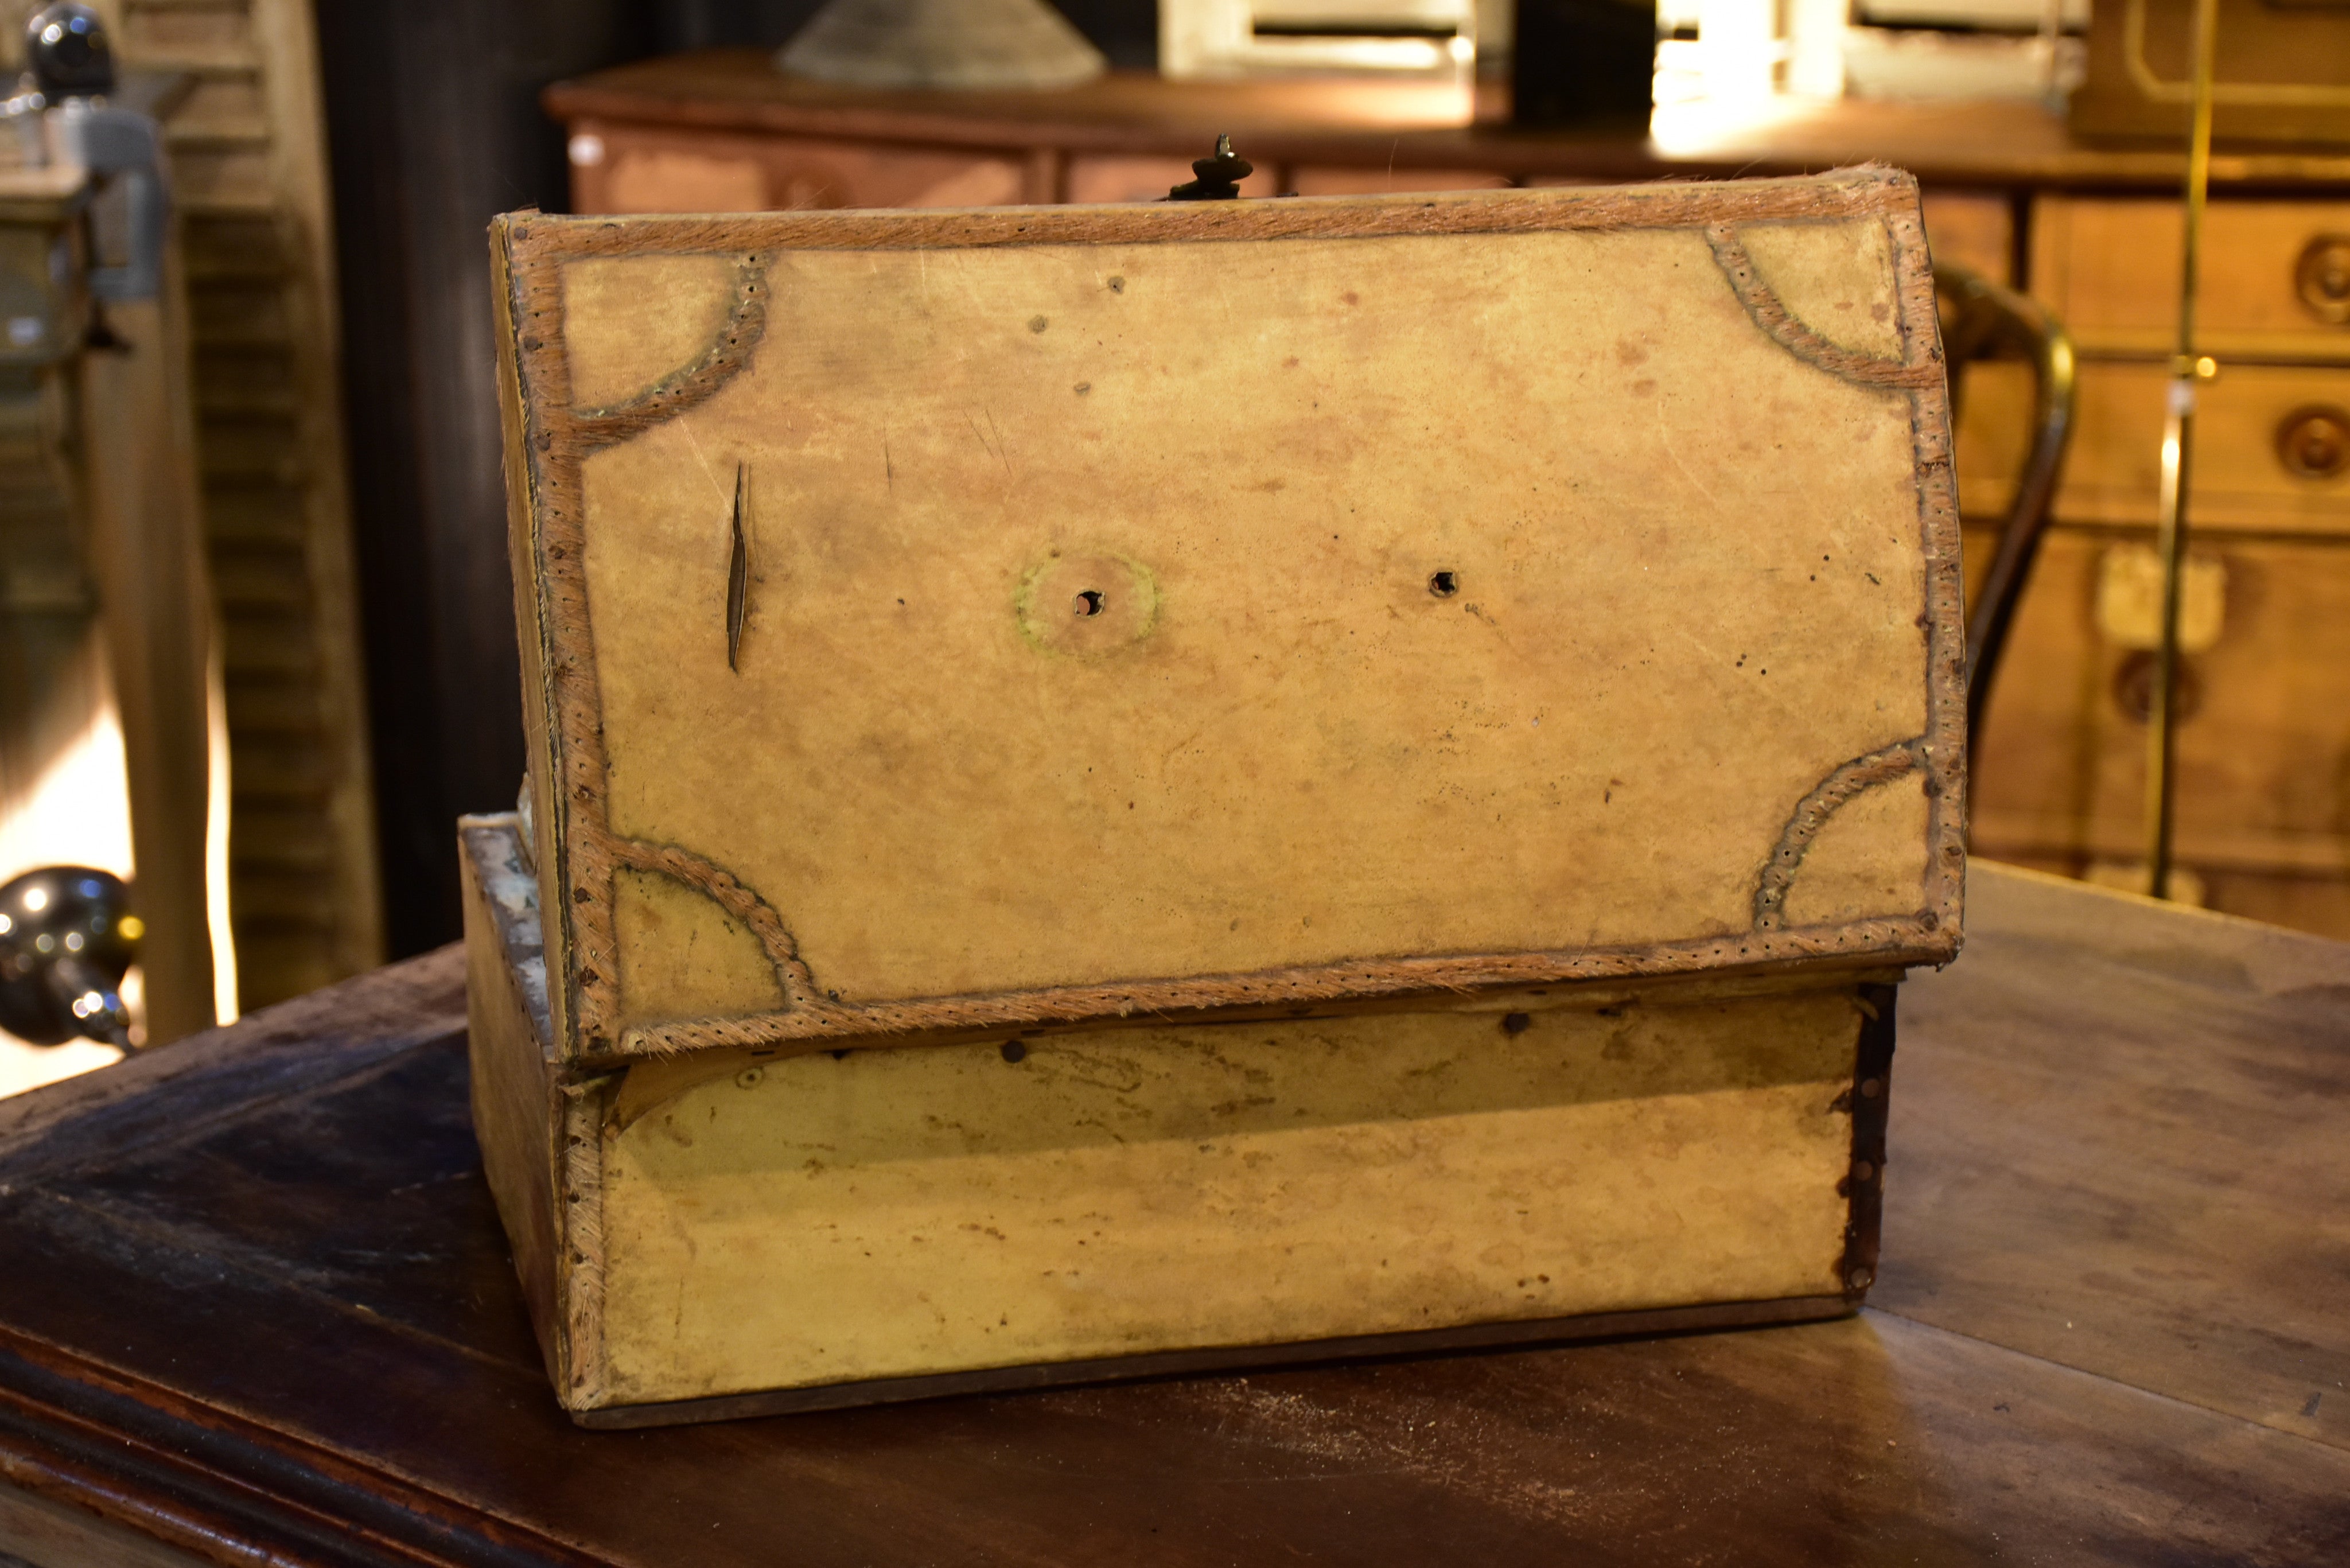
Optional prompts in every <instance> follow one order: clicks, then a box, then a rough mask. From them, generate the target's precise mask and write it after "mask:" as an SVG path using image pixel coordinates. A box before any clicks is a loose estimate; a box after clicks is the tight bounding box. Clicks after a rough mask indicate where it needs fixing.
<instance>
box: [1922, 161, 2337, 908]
mask: <svg viewBox="0 0 2350 1568" xmlns="http://www.w3.org/2000/svg"><path fill="white" fill-rule="evenodd" d="M2026 249H2027V253H2028V256H2029V266H2030V274H2029V276H2028V277H2027V278H2026V279H2025V280H2024V281H2025V283H2026V286H2028V288H2029V290H2030V292H2031V293H2032V294H2033V295H2034V296H2036V297H2038V298H2039V299H2041V300H2043V302H2044V303H2046V304H2047V305H2048V306H2050V307H2051V308H2052V309H2053V310H2054V311H2055V312H2056V313H2057V315H2058V317H2060V318H2061V319H2062V320H2064V322H2065V323H2066V325H2067V326H2068V327H2070V328H2071V330H2072V332H2073V334H2074V338H2075V340H2076V342H2077V343H2078V346H2079V348H2080V350H2081V375H2080V405H2079V415H2078V423H2077V426H2076V434H2075V436H2074V445H2073V452H2072V456H2071V459H2070V461H2069V462H2068V464H2067V466H2066V471H2065V475H2064V483H2063V485H2062V487H2061V489H2060V490H2059V492H2058V494H2057V498H2056V506H2055V517H2056V525H2055V527H2054V531H2053V532H2052V534H2051V535H2050V538H2049V540H2048V544H2047V547H2046V550H2045V553H2044V554H2043V557H2042V560H2041V565H2040V566H2039V568H2038V572H2037V575H2036V576H2035V577H2034V579H2033V584H2032V587H2031V591H2030V594H2029V596H2028V597H2027V599H2026V601H2025V604H2024V607H2023V608H2022V614H2021V616H2020V618H2019V621H2018V625H2017V628H2016V631H2015V637H2014V641H2013V642H2012V644H2011V646H2010V649H2009V652H2008V655H2007V663H2006V665H2005V667H2004V669H2003V671H2002V679H2001V681H2000V685H1999V688H1998V690H1997V692H1996V695H1995V698H1994V701H1993V704H1992V708H1991V714H1990V718H1989V721H1988V723H1987V726H1986V729H1985V732H1984V734H1983V737H1982V743H1981V756H1980V772H1979V776H1978V780H1977V790H1976V799H1975V813H1974V841H1975V846H1976V848H1977V850H1978V852H1979V853H1982V854H1985V855H1990V856H1994V857H2001V858H2006V859H2013V860H2021V861H2024V862H2026V863H2030V864H2037V865H2041V866H2043V867H2047V868H2049V869H2053V870H2061V871H2064V872H2068V873H2072V874H2075V875H2079V874H2086V875H2090V876H2092V877H2097V878H2099V879H2102V880H2110V881H2116V882H2121V883H2127V882H2128V881H2130V880H2131V879H2132V878H2133V877H2134V875H2135V874H2136V868H2137V866H2138V865H2139V864H2140V863H2141V860H2142V856H2143V850H2142V847H2141V837H2142V833H2143V828H2142V820H2143V794H2144V788H2145V776H2146V775H2145V752H2146V722H2145V716H2146V710H2147V702H2148V694H2149V691H2150V689H2151V684H2152V682H2151V668H2152V663H2153V654H2152V651H2151V647H2152V643H2153V640H2154V622H2155V599H2154V582H2155V578H2154V577H2153V575H2152V562H2153V556H2152V541H2153V524H2154V522H2155V514H2156V496H2157V488H2158V465H2159V457H2160V445H2161V433H2162V423H2163V413H2162V410H2163V397H2164V384H2165V377H2166V374H2167V361H2168V353H2169V344H2170V342H2171V338H2172V336H2173V334H2174V333H2175V332H2176V329H2177V328H2176V325H2175V322H2176V317H2177V312H2178V277H2179V253H2180V212H2179V207H2178V203H2177V202H2169V201H2160V200H2150V199H2143V198H2122V197H2106V196H2076V195H2057V194H2043V195H2041V196H2039V197H2038V198H2036V199H2035V200H2034V202H2033V206H2032V212H2031V229H2030V238H2029V242H2028V246H2027V247H2026ZM2199 319H2200V329H2199V344H2200V347H2201V348H2202V349H2203V351H2204V352H2205V353H2207V354H2209V355H2210V356H2211V357H2212V358H2214V359H2216V360H2217V361H2218V364H2219V373H2218V375H2217V376H2216V377H2215V378H2214V379H2211V380H2210V381H2209V382H2207V383H2205V385H2204V387H2203V390H2202V396H2201V400H2200V404H2199V418H2198V424H2197V429H2196V440H2195V447H2194V453H2193V459H2194V461H2193V468H2192V474H2193V481H2192V492H2191V500H2190V507H2189V521H2190V524H2191V527H2192V530H2193V532H2192V535H2191V537H2192V540H2193V553H2192V557H2191V560H2190V565H2189V580H2188V593H2187V598H2186V604H2185V612H2186V613H2185V617H2184V625H2183V630H2184V633H2185V638H2186V643H2187V647H2188V649H2189V655H2188V659H2187V663H2186V669H2187V676H2186V680H2185V682H2184V685H2183V689H2182V697H2183V701H2184V703H2185V707H2186V722H2185V723H2184V724H2183V725H2182V727H2181V729H2180V732H2179V780H2178V856H2179V857H2180V859H2181V861H2182V862H2183V863H2184V864H2185V865H2186V866H2187V867H2189V869H2190V870H2191V871H2192V872H2193V873H2194V875H2193V877H2190V878H2189V891H2190V892H2194V891H2197V890H2199V892H2200V894H2201V897H2202V898H2203V901H2205V902H2207V903H2209V904H2210V905H2211V906H2212V907H2214V908H2218V909H2227V910H2230V911H2231V912H2234V913H2239V914H2245V915H2251V916H2255V917H2259V918H2262V919H2276V920H2280V921H2283V922H2285V923H2289V924H2293V925H2298V926H2303V927H2307V928H2311V929H2321V930H2328V931H2332V932H2334V933H2337V934H2350V877H2345V870H2350V701H2345V698H2350V203H2339V204H2336V203H2324V202H2308V201H2298V202H2285V201H2257V200H2245V201H2223V202H2214V203H2213V205H2212V207H2211V209H2210V226H2209V229H2208V231H2207V238H2206V248H2205V261H2204V266H2203V281H2202V287H2201V290H2200V300H2199ZM2028 396H2029V387H2028V384H2027V383H2026V381H2025V380H2024V379H2022V375H2021V368H2020V367H2009V366H1986V367H1979V368H1977V369H1974V370H1973V371H1971V372H1970V386H1969V389H1968V393H1967V406H1966V409H1965V412H1964V422H1963V425H1962V433H1961V438H1960V493H1961V498H1962V501H1963V504H1964V505H1965V508H1966V511H1967V513H1968V514H1969V515H1970V519H1974V520H1977V521H1981V520H1987V519H1991V518H1995V517H1996V516H1997V515H1998V514H1999V513H2000V511H2001V509H2002V508H2003V507H2004V505H2005V504H2006V502H2007V497H2008V490H2009V486H2010V484H2011V483H2012V476H2013V474H2014V473H2015V472H2016V468H2017V462H2018V459H2019V458H2020V455H2021V443H2022V439H2023V429H2024V425H2023V418H2022V415H2023V407H2024V404H2025V403H2026V401H2027V400H2028ZM1970 542H1972V541H1970ZM1981 542H1987V540H1984V541H1981ZM1984 554H1985V552H1984V551H1981V550H1980V549H1975V550H1970V555H1971V556H1974V557H1975V558H1977V559H1981V557H1982V556H1984Z"/></svg>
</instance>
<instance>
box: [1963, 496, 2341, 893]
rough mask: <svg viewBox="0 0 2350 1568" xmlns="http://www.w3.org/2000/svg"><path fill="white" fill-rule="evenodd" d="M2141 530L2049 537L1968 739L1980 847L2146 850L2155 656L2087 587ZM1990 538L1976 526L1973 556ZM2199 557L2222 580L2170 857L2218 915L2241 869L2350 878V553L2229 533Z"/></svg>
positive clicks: (2194, 676) (2190, 725) (2081, 859)
mask: <svg viewBox="0 0 2350 1568" xmlns="http://www.w3.org/2000/svg"><path fill="white" fill-rule="evenodd" d="M2147 539H2148V535H2145V534H2144V533H2138V532H2129V533H2125V532H2121V531H2093V530H2086V529H2071V528H2060V529H2058V530H2057V531H2055V532H2054V533H2053V534H2052V535H2050V537H2049V539H2048V541H2047V544H2046V547H2045V549H2044V552H2043V555H2042V556H2041V559H2040V562H2039V565H2038V566H2037V567H2036V569H2035V571H2034V574H2033V579H2032V583H2031V586H2030V587H2029V589H2028V590H2027V592H2026V594H2025V597H2024V600H2023V605H2022V609H2021V611H2020V612H2019V614H2018V617H2017V620H2016V625H2015V629H2014V633H2013V640H2012V642H2011V644H2010V645H2009V648H2008V651H2007V657H2006V660H2005V662H2004V664H2003V666H2002V672H2001V676H2000V680H1999V683H1998V686H1997V688H1996V689H1995V690H1994V691H1993V693H1992V698H1991V712H1990V714H1989V716H1988V718H1987V720H1986V722H1985V725H1984V728H1983V732H1982V734H1981V739H1980V742H1979V744H1980V747H1981V751H1980V754H1979V756H1978V772H1977V775H1976V780H1975V797H1974V801H1973V816H1972V825H1973V843H1974V847H1975V848H1976V850H1977V851H1978V852H1979V853H1981V854H1984V855H1988V856H1991V857H1998V858H2022V859H2032V860H2038V861H2041V862H2043V863H2048V862H2052V861H2054V862H2069V863H2070V864H2071V867H2072V868H2073V869H2074V870H2079V869H2083V868H2085V867H2086V866H2087V865H2088V864H2089V863H2090V862H2093V861H2095V860H2100V859H2103V860H2108V861H2124V862H2136V861H2137V860H2139V859H2140V858H2141V857H2142V845H2141V838H2142V834H2143V826H2142V825H2143V820H2144V819H2143V791H2144V788H2145V779H2146V743H2147V730H2146V724H2145V722H2144V720H2143V717H2142V714H2143V711H2144V706H2145V702H2146V696H2145V692H2146V691H2147V667H2148V664H2149V662H2150V660H2151V659H2152V657H2153V656H2152V655H2151V653H2149V652H2147V651H2146V650H2145V649H2139V648H2131V647H2128V646H2125V644H2126V642H2127V641H2129V640H2132V639H2129V638H2128V637H2127V636H2126V628H2119V627H2116V629H2122V630H2124V631H2125V635H2124V636H2122V637H2118V638H2117V637H2116V636H2113V635H2109V634H2108V632H2107V630H2106V627H2108V626H2116V618H2114V617H2112V616H2110V615H2108V616H2107V617H2106V618H2103V622H2102V624H2101V618H2100V615H2099V611H2098V588H2099V577H2100V575H2101V572H2102V571H2103V570H2104V568H2105V565H2106V554H2107V552H2108V551H2110V550H2114V549H2116V548H2131V547H2136V548H2141V549H2142V548H2144V547H2145V545H2146V543H2147ZM1990 543H1991V540H1990V537H1989V535H1988V534H1983V535H1977V534H1975V533H1973V532H1971V531H1970V534H1969V536H1968V541H1967V544H1968V549H1969V552H1970V555H1972V556H1978V557H1979V556H1981V555H1983V554H1984V553H1985V552H1986V551H1987V549H1988V547H1989V545H1990ZM2197 556H2198V558H2199V560H2200V561H2203V562H2209V563H2214V564H2216V565H2217V566H2219V568H2220V571H2221V573H2222V574H2223V587H2221V590H2220V617H2219V618H2218V624H2217V635H2216V637H2215V638H2212V639H2211V640H2210V643H2209V646H2208V647H2205V648H2203V649H2201V650H2199V651H2198V652H2195V653H2193V654H2190V655H2189V657H2188V659H2187V661H2186V666H2185V668H2186V670H2187V677H2186V681H2185V686H2184V690H2185V691H2186V693H2187V713H2186V719H2185V722H2184V723H2183V724H2182V725H2181V726H2180V730H2179V752H2178V758H2179V775H2178V854H2179V857H2180V859H2181V860H2182V862H2184V863H2185V864H2186V865H2188V866H2189V867H2191V868H2193V869H2194V870H2196V871H2197V872H2198V873H2199V874H2200V875H2201V876H2202V877H2203V878H2204V881H2205V883H2206V885H2207V886H2208V887H2210V888H2212V889H2213V896H2214V902H2216V903H2220V905H2221V907H2223V908H2224V907H2228V905H2227V904H2226V902H2225V899H2226V898H2227V897H2228V892H2227V890H2228V889H2229V888H2230V887H2234V886H2236V885H2237V883H2238V882H2240V881H2241V879H2242V878H2243V877H2246V876H2251V877H2283V878H2286V879H2288V880H2295V881H2307V880H2309V879H2312V878H2314V879H2316V880H2318V881H2320V882H2324V881H2328V880H2331V881H2333V882H2335V883H2340V884H2343V885H2344V886H2345V887H2350V545H2343V544H2338V543H2333V542H2289V541H2253V540H2229V541H2227V542H2225V543H2222V544H2219V545H2212V546H2209V547H2206V548H2203V549H2199V551H2198V552H2197ZM2203 629H2204V632H2205V635H2206V636H2209V635H2210V629H2211V628H2210V624H2209V623H2208V622H2207V623H2206V626H2205V628H2203ZM2199 640H2201V639H2199ZM2231 878H2232V879H2233V880H2231ZM2246 886H2249V884H2247V885H2246ZM2245 896H2247V897H2249V896H2250V895H2249V894H2246V895H2245ZM2345 909H2350V905H2345ZM2243 912H2245V913H2251V914H2259V913H2262V912H2264V910H2263V909H2259V908H2247V909H2244V910H2243Z"/></svg>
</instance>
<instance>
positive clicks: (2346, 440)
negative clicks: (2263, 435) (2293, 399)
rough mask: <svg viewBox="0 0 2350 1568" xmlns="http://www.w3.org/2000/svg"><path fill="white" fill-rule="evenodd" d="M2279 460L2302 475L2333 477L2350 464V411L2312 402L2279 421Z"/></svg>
mask: <svg viewBox="0 0 2350 1568" xmlns="http://www.w3.org/2000/svg"><path fill="white" fill-rule="evenodd" d="M2276 452H2277V461H2278V462H2282V463H2283V464H2284V466H2285V472H2288V473H2292V474H2294V475H2297V476H2298V477H2300V478H2303V479H2331V478H2333V477H2334V475H2335V474H2337V473H2340V472H2342V471H2343V470H2344V469H2345V468H2350V412H2345V410H2341V409H2338V408H2336V407H2334V405H2333V404H2331V403H2311V404H2309V405H2307V406H2306V407H2303V408H2298V409H2295V410H2293V412H2291V413H2289V414H2287V415H2285V417H2284V418H2283V419H2282V420H2280V421H2278V422H2277V432H2276Z"/></svg>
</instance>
